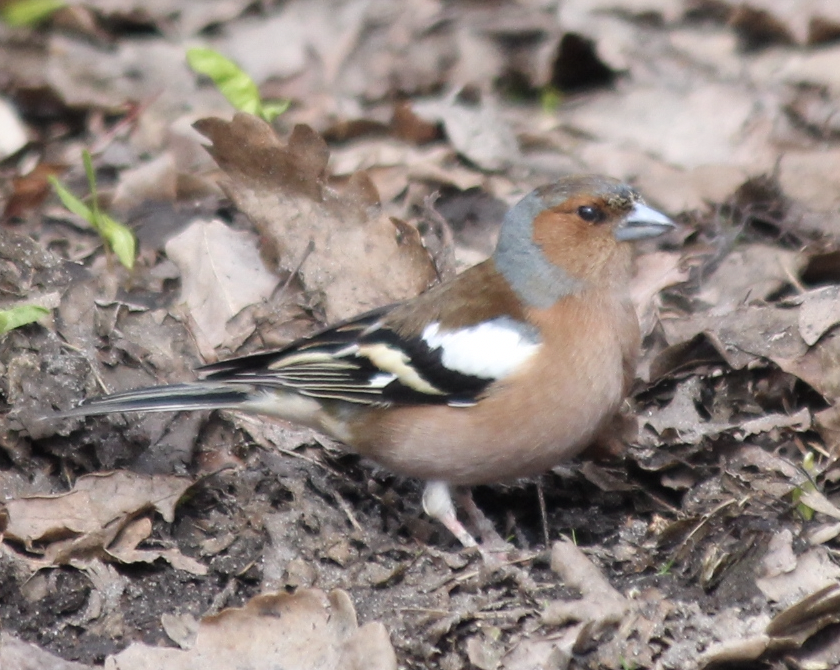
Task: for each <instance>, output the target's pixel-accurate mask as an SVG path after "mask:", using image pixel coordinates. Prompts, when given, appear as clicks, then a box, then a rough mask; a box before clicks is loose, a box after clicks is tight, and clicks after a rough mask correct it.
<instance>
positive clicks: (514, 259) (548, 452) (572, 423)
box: [64, 175, 674, 546]
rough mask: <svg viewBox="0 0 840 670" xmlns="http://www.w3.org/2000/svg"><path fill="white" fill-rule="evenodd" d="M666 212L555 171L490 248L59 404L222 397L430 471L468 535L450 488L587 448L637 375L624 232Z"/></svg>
mask: <svg viewBox="0 0 840 670" xmlns="http://www.w3.org/2000/svg"><path fill="white" fill-rule="evenodd" d="M673 226H674V224H673V223H672V222H671V221H670V219H668V218H667V217H666V216H664V215H663V214H660V213H659V212H657V211H655V210H653V209H651V208H650V207H648V206H647V205H645V204H644V202H643V200H642V198H641V197H640V196H639V194H638V193H637V192H636V191H635V190H633V189H632V188H630V187H629V186H627V185H625V184H622V183H620V182H618V181H616V180H614V179H609V178H607V177H601V176H593V175H583V176H573V177H567V178H564V179H561V180H559V181H557V182H555V183H553V184H549V185H547V186H543V187H541V188H538V189H536V190H535V191H533V192H531V193H530V194H528V195H527V196H525V197H524V198H523V199H522V200H520V201H519V203H517V204H516V205H515V206H514V207H513V208H512V209H511V210H510V211H509V212H508V213H507V215H506V216H505V219H504V223H503V225H502V229H501V232H500V235H499V242H498V246H497V247H496V250H495V252H494V254H493V256H492V257H491V258H489V259H488V260H486V261H484V262H483V263H480V264H479V265H476V266H475V267H473V268H471V269H469V270H467V271H466V272H464V273H462V274H460V275H459V276H457V277H456V278H454V279H453V280H452V281H449V282H447V283H444V284H441V285H439V286H436V287H434V288H432V289H430V290H429V291H427V292H426V293H423V294H422V295H420V296H418V297H416V298H413V299H411V300H407V301H405V302H402V303H398V304H395V305H390V306H388V307H383V308H380V309H377V310H374V311H372V312H368V313H366V314H362V315H361V316H359V317H357V318H354V319H350V320H348V321H344V322H342V323H339V324H336V325H334V326H331V327H329V328H326V329H324V330H322V331H320V332H317V333H315V334H314V335H311V336H309V337H305V338H303V339H300V340H297V341H295V342H292V343H291V344H289V345H287V346H286V347H284V348H283V349H280V350H279V351H271V352H267V353H259V354H254V355H250V356H244V357H241V358H234V359H231V360H228V361H224V362H221V363H216V364H213V365H208V366H206V367H204V368H202V369H201V372H202V374H203V380H201V381H197V382H194V383H187V384H176V385H172V386H159V387H152V388H146V389H140V390H136V391H129V392H125V393H117V394H114V395H110V396H104V397H100V398H93V399H90V400H88V401H86V402H85V403H84V404H83V405H82V406H80V407H78V408H76V409H73V410H71V411H70V412H66V413H65V414H64V415H65V416H66V415H89V414H106V413H110V412H129V411H171V410H190V409H232V410H238V411H242V412H248V413H253V414H262V415H268V416H273V417H279V418H282V419H286V420H289V421H293V422H296V423H300V424H304V425H307V426H310V427H313V428H315V429H317V430H319V431H322V432H324V433H326V434H327V435H330V436H332V437H333V438H335V439H337V440H339V441H341V442H343V443H345V444H346V445H348V447H350V448H351V449H352V450H353V451H355V452H357V453H359V454H361V455H363V456H366V457H369V458H371V459H372V460H374V461H376V462H378V463H380V464H381V465H383V466H385V467H386V468H388V469H390V470H392V471H394V472H396V473H399V474H402V475H407V476H411V477H419V478H421V479H424V480H426V482H427V484H426V489H425V492H424V494H423V504H424V508H425V510H426V512H427V513H428V514H430V515H431V516H433V517H435V518H437V519H439V520H440V521H441V522H442V523H443V524H444V525H445V526H446V527H447V528H448V529H449V530H450V531H452V532H453V533H454V534H455V535H456V536H457V537H458V539H459V540H461V542H462V543H463V544H464V545H466V546H472V545H475V541H474V540H473V538H472V537H471V536H470V534H469V533H468V532H467V531H466V529H465V528H464V527H463V526H462V525H461V524H460V522H459V521H458V519H457V517H456V514H455V508H454V505H453V504H452V500H451V496H450V490H449V486H450V485H460V486H470V485H474V484H484V483H491V482H498V481H503V480H508V479H512V478H516V477H524V476H529V475H534V474H538V473H541V472H543V471H545V470H547V469H549V468H551V467H553V466H554V465H556V464H557V463H559V462H560V461H563V460H564V459H568V458H571V457H573V456H575V455H576V454H578V453H579V452H580V451H581V450H582V449H583V448H584V447H586V446H587V445H588V443H590V442H591V441H592V439H593V438H594V437H595V435H596V433H597V432H598V431H599V429H601V428H602V427H603V426H604V424H605V422H607V421H608V420H609V419H610V418H611V417H612V416H613V415H614V414H615V412H616V411H617V409H618V407H619V404H620V403H621V401H622V400H623V398H624V396H625V394H626V392H627V390H628V388H629V384H630V382H631V381H632V379H633V375H634V371H635V365H636V359H637V356H638V350H639V345H640V342H639V326H638V322H637V318H636V312H635V310H634V307H633V305H632V304H631V302H630V298H629V292H628V286H629V282H630V275H631V260H632V258H631V249H630V245H629V244H628V243H629V242H633V241H635V240H640V239H645V238H650V237H655V236H657V235H660V234H662V233H664V232H666V231H668V230H670V229H671V228H673Z"/></svg>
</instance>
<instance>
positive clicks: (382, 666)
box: [105, 589, 397, 670]
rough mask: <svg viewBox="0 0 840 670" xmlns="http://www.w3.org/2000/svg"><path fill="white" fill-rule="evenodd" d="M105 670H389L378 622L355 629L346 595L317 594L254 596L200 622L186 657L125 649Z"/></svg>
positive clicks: (391, 662)
mask: <svg viewBox="0 0 840 670" xmlns="http://www.w3.org/2000/svg"><path fill="white" fill-rule="evenodd" d="M105 667H106V668H107V669H108V670H158V669H159V668H167V670H193V669H195V670H216V669H219V670H221V669H222V668H225V669H226V668H234V667H236V668H251V669H252V670H261V669H263V668H264V669H265V670H269V669H271V668H280V667H282V668H284V670H396V667H397V659H396V656H395V654H394V650H393V648H392V647H391V642H390V640H389V639H388V632H387V631H386V630H385V627H384V626H383V625H382V624H381V623H368V624H365V625H364V626H362V627H359V625H358V623H357V621H356V612H355V610H354V608H353V604H352V602H351V601H350V597H349V596H348V595H347V593H346V592H344V591H341V590H335V591H332V592H330V593H329V595H328V594H326V593H324V592H323V591H320V590H318V589H301V590H299V591H297V592H296V593H268V594H263V595H259V596H257V597H255V598H253V599H252V600H251V601H250V602H248V603H247V604H246V605H245V607H242V608H235V609H227V610H224V611H222V612H220V613H219V614H216V615H214V616H210V617H206V618H205V619H203V620H202V621H201V623H200V625H199V629H198V634H197V636H196V639H195V645H194V646H193V647H192V648H191V649H189V650H188V651H182V650H180V649H163V648H160V647H150V646H147V645H145V644H137V643H136V644H132V645H131V646H130V647H128V648H127V649H126V650H125V651H123V652H121V653H119V654H117V655H116V656H112V657H110V658H108V659H107V661H106V662H105Z"/></svg>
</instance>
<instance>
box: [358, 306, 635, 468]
mask: <svg viewBox="0 0 840 670" xmlns="http://www.w3.org/2000/svg"><path fill="white" fill-rule="evenodd" d="M614 295H615V294H614V292H612V291H603V292H598V291H594V290H590V291H584V292H583V293H581V294H579V295H573V296H569V297H567V298H564V299H563V300H562V301H561V303H562V304H560V305H558V306H555V307H553V308H551V309H548V310H530V311H529V313H528V318H529V321H531V322H532V323H533V324H534V325H536V326H537V327H538V328H539V329H540V332H541V333H542V335H543V343H542V346H541V348H540V350H539V351H538V352H537V354H536V355H535V356H534V357H533V358H532V359H531V360H529V361H528V363H526V364H525V365H524V366H523V369H522V370H521V371H519V372H517V373H516V374H514V375H512V376H510V377H508V378H506V379H504V380H501V381H499V382H496V383H495V384H494V385H493V386H491V387H490V388H489V389H488V392H487V395H486V397H484V398H482V399H481V400H480V401H479V402H478V403H477V404H476V405H474V406H471V407H449V406H440V405H428V406H415V407H399V408H388V409H382V410H377V413H376V417H375V419H376V420H373V421H371V420H358V421H356V420H351V421H350V422H349V426H348V427H349V433H350V436H351V439H349V440H348V442H349V443H350V446H352V447H353V448H354V449H355V450H357V451H358V452H359V453H361V454H362V455H365V456H368V457H369V458H371V459H373V460H375V461H377V462H378V463H380V464H382V465H383V466H385V467H386V468H388V469H390V470H392V471H394V472H397V473H400V474H403V475H406V476H411V477H418V478H421V479H427V480H428V479H441V480H445V481H447V482H450V483H453V484H460V485H474V484H482V483H490V482H497V481H504V480H509V479H513V478H517V477H525V476H530V475H534V474H537V473H540V472H544V471H545V470H548V469H549V468H551V467H553V466H554V465H556V464H557V463H559V462H561V461H563V460H566V459H568V458H571V457H573V456H575V455H577V454H578V453H579V452H580V451H582V450H583V449H584V448H585V447H586V446H587V445H588V444H589V442H590V441H591V440H592V438H593V437H594V436H595V434H596V433H597V432H598V430H599V429H600V428H601V427H602V426H603V425H604V423H605V421H607V420H608V419H609V418H610V417H612V416H613V415H614V413H615V412H616V410H617V409H618V407H619V405H620V403H621V401H622V399H623V398H624V395H625V393H626V391H627V388H628V387H629V380H628V374H629V375H630V379H632V371H633V370H634V369H635V361H636V358H637V355H638V347H639V328H638V322H637V319H636V314H635V311H634V310H633V307H632V305H631V304H630V303H629V301H627V300H621V299H616V298H615V297H614ZM367 418H368V419H370V418H372V417H369V416H368V417H367Z"/></svg>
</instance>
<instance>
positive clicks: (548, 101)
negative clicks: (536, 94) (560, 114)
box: [540, 86, 563, 114]
mask: <svg viewBox="0 0 840 670" xmlns="http://www.w3.org/2000/svg"><path fill="white" fill-rule="evenodd" d="M562 103H563V94H562V93H561V92H560V91H559V90H558V89H556V88H554V87H553V86H546V87H545V88H543V89H542V91H541V92H540V106H541V107H542V110H543V113H544V114H556V113H557V110H558V109H559V108H560V105H561V104H562Z"/></svg>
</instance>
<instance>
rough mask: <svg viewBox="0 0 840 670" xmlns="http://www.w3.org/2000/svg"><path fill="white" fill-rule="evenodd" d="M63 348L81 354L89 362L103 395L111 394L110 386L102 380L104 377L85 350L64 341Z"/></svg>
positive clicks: (62, 342)
mask: <svg viewBox="0 0 840 670" xmlns="http://www.w3.org/2000/svg"><path fill="white" fill-rule="evenodd" d="M61 346H62V347H64V348H65V349H69V350H70V351H73V352H75V353H77V354H79V356H81V357H82V358H84V359H85V362H87V364H88V367H89V368H90V371H91V373H92V374H93V378H94V379H95V380H96V383H97V384H99V388H101V389H102V392H103V393H110V392H111V391H110V389H109V388H108V385H107V384H106V383H105V380H104V379H102V376H101V375H100V374H99V370H98V369H97V368H96V366H95V365H94V364H93V361H92V360H91V357H90V355H89V354H88V353H87V352H86V351H84V350H83V349H80V348H79V347H74V346H73V345H72V344H70V343H69V342H65V341H63V340H62V341H61Z"/></svg>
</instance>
